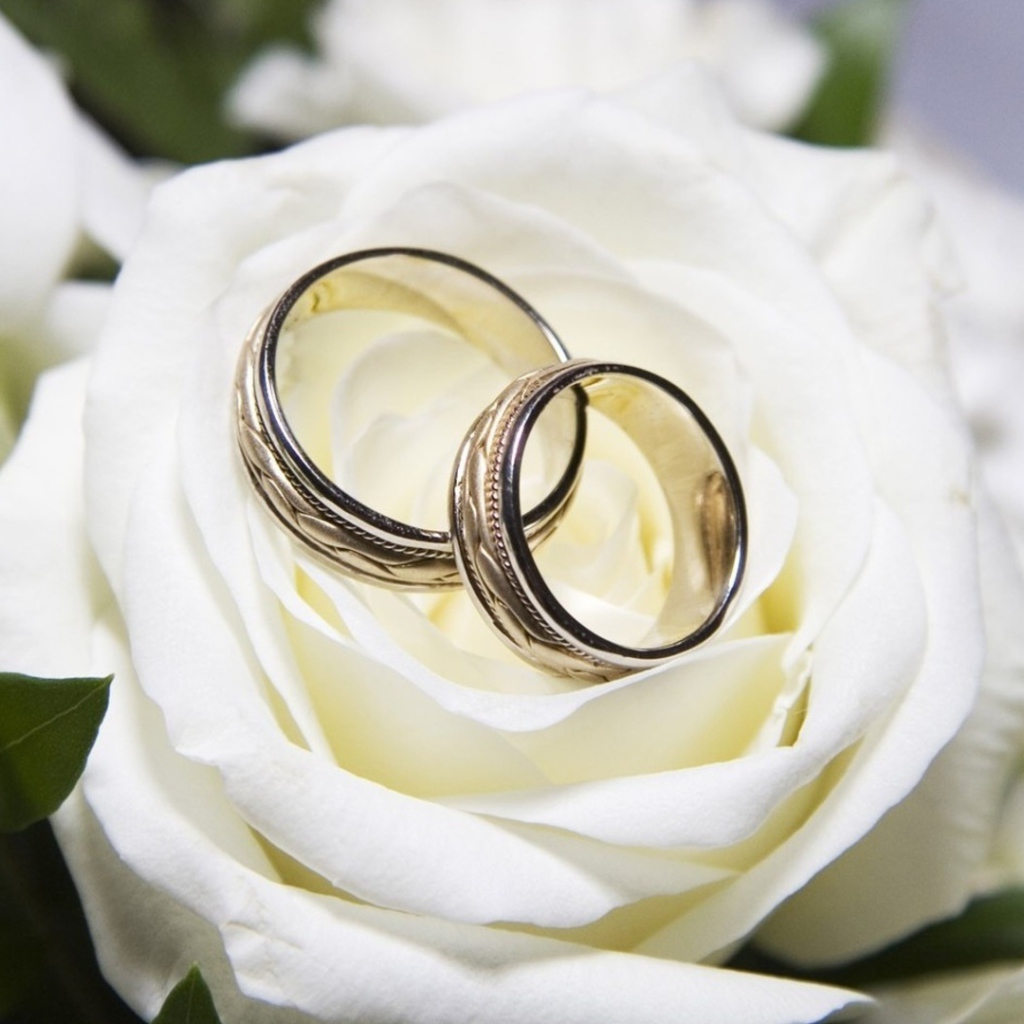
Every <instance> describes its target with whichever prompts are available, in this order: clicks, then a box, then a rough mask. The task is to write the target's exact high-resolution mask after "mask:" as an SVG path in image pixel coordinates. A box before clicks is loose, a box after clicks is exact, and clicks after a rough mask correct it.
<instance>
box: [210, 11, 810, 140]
mask: <svg viewBox="0 0 1024 1024" xmlns="http://www.w3.org/2000/svg"><path fill="white" fill-rule="evenodd" d="M313 35H314V38H315V40H316V46H317V49H318V54H317V56H315V57H310V56H308V55H306V54H304V53H302V52H301V51H299V50H296V49H293V48H288V47H282V46H277V47H273V48H271V49H269V50H267V51H266V52H265V53H264V54H262V55H261V56H260V57H258V58H257V59H256V61H255V62H254V63H253V64H252V65H251V66H250V67H249V68H248V70H247V71H246V72H245V73H244V75H243V76H242V78H241V79H240V80H239V82H238V84H237V85H236V86H235V88H234V90H233V91H232V93H231V95H230V97H229V104H228V105H229V112H230V116H231V117H232V118H233V120H235V121H236V122H238V123H239V124H241V125H243V126H245V127H247V128H253V129H256V130H258V131H263V132H266V133H269V134H271V135H274V136H277V137H279V138H284V139H298V138H304V137H306V136H309V135H314V134H316V133H317V132H320V131H324V130H326V129H329V128H333V127H336V126H338V125H343V124H353V123H360V122H365V123H371V124H394V123H406V124H416V123H420V122H423V121H429V120H431V119H432V118H435V117H439V116H441V115H443V114H447V113H450V112H452V111H454V110H457V109H460V108H462V107H465V106H468V105H470V104H473V103H480V102H487V101H489V100H495V99H500V98H504V97H506V96H511V95H514V94H516V93H521V92H526V91H529V90H534V89H550V88H557V87H560V86H568V85H585V86H589V87H591V88H596V89H616V88H620V87H622V86H624V85H627V84H629V83H631V82H635V81H638V80H640V79H643V78H646V77H648V76H649V75H652V74H655V73H657V72H661V71H664V70H665V69H667V68H669V67H672V66H674V65H677V64H678V63H679V62H680V61H683V60H687V59H697V60H700V61H702V62H703V63H705V64H706V65H707V66H708V67H709V68H710V69H711V70H712V71H713V72H714V74H715V75H716V77H717V78H718V80H719V82H720V84H721V85H722V87H723V88H724V90H725V93H726V95H727V96H728V97H729V100H730V101H731V103H732V105H733V108H734V109H735V110H736V112H737V113H738V114H739V115H740V117H741V118H742V119H743V120H744V121H746V122H747V123H748V124H752V125H754V126H756V127H760V128H772V129H778V128H782V127H785V126H786V125H788V124H789V123H791V122H792V121H793V120H794V119H795V118H796V116H797V115H798V114H799V113H800V111H801V110H802V109H803V107H804V104H805V103H806V102H807V100H808V98H809V96H810V91H811V89H812V87H813V86H814V83H815V81H816V80H817V78H818V75H819V73H820V71H821V68H822V64H823V59H824V58H823V54H822V52H821V49H820V47H819V46H818V44H817V43H816V41H815V40H814V39H813V38H812V37H811V36H810V34H809V33H808V32H806V31H805V30H804V29H802V28H801V27H799V26H798V25H797V24H795V23H794V22H792V21H790V20H788V19H786V18H784V17H783V16H782V14H780V13H779V12H778V11H776V10H775V9H774V8H773V7H772V5H771V4H770V3H767V2H766V0H640V2H639V3H638V2H636V0H516V2H510V0H435V2H433V3H430V4H424V3H422V2H420V0H330V2H329V3H328V4H327V5H326V6H325V7H324V8H323V9H322V10H321V11H320V13H319V15H318V17H317V18H316V20H315V21H314V24H313Z"/></svg>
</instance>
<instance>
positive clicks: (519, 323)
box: [235, 248, 585, 590]
mask: <svg viewBox="0 0 1024 1024" xmlns="http://www.w3.org/2000/svg"><path fill="white" fill-rule="evenodd" d="M339 310H375V311H383V312H387V313H398V314H406V315H408V316H411V317H415V318H417V319H418V320H421V321H425V322H427V323H429V324H431V325H432V326H434V327H439V328H441V329H442V330H443V331H446V332H449V333H451V334H454V335H456V336H458V337H460V338H462V339H464V340H465V341H467V342H468V343H470V344H472V345H474V346H475V347H477V348H478V349H480V350H482V351H483V352H484V353H485V354H487V355H488V356H490V357H491V358H492V359H493V360H494V362H495V363H496V364H497V365H498V366H500V367H501V368H502V370H503V371H504V372H505V373H506V374H507V376H508V377H509V378H514V377H517V376H519V375H520V374H522V373H523V372H525V371H527V370H530V369H533V368H536V367H540V366H547V365H550V364H552V363H556V364H557V363H560V362H563V361H565V360H566V359H567V358H568V356H567V353H566V351H565V349H564V348H563V346H562V343H561V342H560V341H559V339H558V337H557V336H556V335H555V334H554V332H553V331H552V330H551V328H550V327H549V326H548V325H547V324H546V323H545V322H544V320H543V319H542V318H541V317H540V315H539V314H538V313H537V312H536V311H535V310H534V309H533V308H532V307H531V306H530V305H529V304H528V303H527V302H526V301H525V300H523V299H522V298H521V297H520V296H519V295H517V294H516V293H515V292H514V291H512V290H511V289H510V288H508V287H507V286H506V285H505V284H503V283H502V282H501V281H499V280H498V279H497V278H494V277H492V276H491V275H490V274H488V273H486V272H485V271H483V270H481V269H480V268H479V267H477V266H474V265H473V264H471V263H467V262H466V261H464V260H461V259H459V258H457V257H454V256H450V255H448V254H446V253H441V252H436V251H433V250H429V249H414V248H382V249H367V250H362V251H359V252H353V253H348V254H346V255H343V256H338V257H336V258H335V259H332V260H329V261H327V262H326V263H322V264H320V265H319V266H316V267H314V268H313V269H312V270H310V271H309V272H308V273H306V274H304V275H303V276H302V277H300V278H299V279H298V280H297V281H296V282H295V283H294V284H293V285H292V286H291V287H290V288H288V290H287V291H285V292H284V294H283V295H281V297H280V298H279V299H278V300H277V302H276V303H274V305H273V306H272V307H271V308H270V309H269V310H268V311H267V312H266V313H265V314H264V315H263V316H262V317H260V319H259V320H258V322H257V323H256V325H255V327H253V329H252V331H251V332H250V334H249V336H248V338H247V339H246V343H245V345H244V346H243V349H242V353H241V356H240V358H239V362H238V370H237V375H236V388H235V391H236V422H237V430H238V443H239V448H240V450H241V454H242V459H243V462H244V464H245V468H246V470H247V472H248V475H249V478H250V480H251V482H252V485H253V488H254V490H255V491H256V493H257V494H258V495H259V497H260V498H261V499H262V501H263V503H264V505H265V506H266V508H267V509H268V511H269V512H270V513H271V514H272V515H273V516H274V517H275V518H276V519H277V520H278V522H279V523H280V524H281V525H282V526H283V527H284V528H285V529H286V530H287V531H288V532H289V533H290V534H291V535H292V536H293V537H295V538H296V539H297V540H299V541H300V542H301V543H302V544H303V545H304V546H305V547H306V548H307V549H308V550H310V551H311V552H313V553H314V554H315V555H317V556H318V557H319V558H320V559H321V560H323V561H325V562H326V563H327V564H328V565H330V566H331V567H332V568H335V569H340V570H342V571H343V572H345V573H347V574H349V575H352V576H355V577H357V578H359V579H362V580H364V581H367V582H371V583H375V584H377V585H379V586H385V587H391V588H395V589H406V590H433V589H451V588H457V587H459V586H461V581H460V577H459V574H458V571H457V569H456V566H455V561H454V556H453V552H452V541H451V535H450V534H449V533H447V532H444V531H439V530H427V529H422V528H419V527H416V526H412V525H410V524H408V523H404V522H400V521H398V520H395V519H392V518H390V517H388V516H386V515H383V514H382V513H380V512H378V511H376V510H375V509H373V508H370V507H369V506H367V505H365V504H363V503H362V502H360V501H358V500H357V499H356V498H355V497H353V496H352V495H351V494H349V493H348V492H347V491H345V490H343V489H342V488H341V487H339V486H338V485H337V484H336V483H335V482H334V481H333V480H331V479H330V478H329V477H328V476H327V475H326V474H325V473H324V472H323V471H322V469H321V468H320V467H319V466H318V465H317V464H316V463H315V462H314V461H313V460H312V459H311V458H310V456H309V454H308V453H307V452H306V450H305V449H304V448H303V447H302V446H301V445H300V444H299V442H298V440H297V439H296V437H295V434H294V432H293V430H292V427H291V425H290V424H289V422H288V419H287V417H286V416H285V414H284V412H283V410H282V406H281V400H280V396H279V394H278V386H277V363H278V347H279V346H278V342H279V340H280V339H281V337H282V335H286V334H288V333H289V332H290V331H294V330H295V329H296V328H297V327H299V326H300V325H302V324H303V323H304V322H306V321H308V320H310V319H311V318H314V317H318V316H321V315H324V314H330V313H333V312H335V311H339ZM340 333H342V334H343V332H340ZM341 340H344V339H343V338H342V339H341ZM561 430H562V435H563V436H568V437H571V438H573V441H572V444H571V445H570V446H569V454H568V457H567V460H566V462H565V465H564V467H559V468H560V469H561V470H562V472H561V474H560V476H559V477H558V479H557V481H556V482H555V484H554V486H553V487H552V488H551V489H550V491H549V492H548V493H547V495H546V497H545V498H544V499H543V500H542V501H541V502H540V503H539V504H538V505H537V506H536V507H535V508H533V509H531V510H529V511H528V512H527V513H526V514H525V516H524V524H523V531H524V534H525V535H526V536H528V537H529V538H530V543H537V542H539V541H540V540H541V539H542V538H543V537H544V536H545V535H546V534H547V533H548V532H550V531H551V530H552V529H554V527H555V526H556V525H557V523H558V521H559V519H560V517H561V516H562V514H563V513H564V510H565V507H566V505H567V503H568V502H569V500H570V499H571V497H572V494H573V490H574V488H575V486H576V482H577V478H578V475H579V468H580V463H581V460H582V453H583V447H584V443H585V416H584V410H583V405H582V403H579V404H578V406H577V408H576V409H575V410H572V411H569V412H567V413H566V416H565V418H564V420H563V422H562V424H561Z"/></svg>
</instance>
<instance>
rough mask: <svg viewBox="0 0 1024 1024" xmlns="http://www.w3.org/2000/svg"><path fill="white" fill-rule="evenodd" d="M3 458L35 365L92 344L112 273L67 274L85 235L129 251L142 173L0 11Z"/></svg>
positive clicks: (143, 187) (142, 193) (87, 241)
mask: <svg viewBox="0 0 1024 1024" xmlns="http://www.w3.org/2000/svg"><path fill="white" fill-rule="evenodd" d="M0 138H2V139H3V140H4V156H3V160H0V460H2V459H3V458H4V457H5V456H6V454H7V452H8V451H9V450H10V447H11V445H12V444H13V442H14V437H15V435H16V433H17V427H18V423H19V421H20V419H21V416H22V415H23V413H24V409H25V406H26V404H27V401H28V396H29V394H30V392H31V389H32V385H33V382H34V380H35V378H36V376H37V375H38V373H39V371H40V370H41V369H42V368H43V367H45V366H47V365H51V364H52V363H55V362H58V361H60V360H61V359H63V358H67V357H68V356H70V355H73V354H75V353H77V352H81V351H84V350H85V349H87V348H88V347H89V346H90V345H91V343H92V341H93V339H94V338H95V337H96V334H97V333H98V328H99V322H100V320H101V319H102V316H103V313H104V310H105V308H106V302H107V297H108V294H109V291H110V287H109V285H106V284H100V283H94V282H71V281H65V280H64V278H65V276H66V274H67V271H68V268H69V266H71V264H72V263H73V262H74V259H75V255H76V253H77V252H79V251H80V247H81V246H83V245H94V246H98V247H99V248H101V249H102V250H104V251H105V252H107V253H108V254H110V255H112V256H114V257H116V258H121V257H123V256H124V255H125V254H126V253H127V250H128V246H129V244H130V242H131V240H132V238H134V236H135V234H136V232H137V230H138V228H139V225H140V223H141V214H142V209H143V206H144V204H145V200H146V196H147V193H148V184H147V182H146V180H145V178H144V177H143V175H142V174H141V173H140V172H139V171H138V170H137V169H136V168H135V167H134V166H133V165H132V164H131V163H130V162H129V161H128V160H127V159H126V158H125V157H124V156H123V155H122V154H121V153H119V152H118V151H117V150H116V149H115V148H114V146H113V144H112V143H111V142H109V141H108V140H107V139H106V138H104V137H103V136H102V135H101V134H100V132H99V131H98V130H97V129H96V128H95V127H94V126H93V125H92V124H90V123H89V122H87V121H86V120H85V119H84V118H83V117H82V116H81V114H79V113H78V111H77V110H76V109H75V108H74V105H73V104H72V103H71V101H70V99H69V98H68V96H67V93H66V91H65V89H64V86H63V83H62V82H61V80H60V77H59V75H58V74H57V72H56V70H55V69H54V67H52V66H51V64H50V63H49V62H48V61H47V60H46V59H44V57H43V56H42V55H41V54H39V53H37V52H36V51H35V50H34V49H32V47H31V46H29V44H28V43H26V42H25V41H24V40H23V39H22V38H21V37H20V36H19V35H18V34H17V33H16V32H15V31H14V29H13V28H11V26H10V25H9V24H8V23H7V22H6V21H5V20H4V19H3V18H2V17H0Z"/></svg>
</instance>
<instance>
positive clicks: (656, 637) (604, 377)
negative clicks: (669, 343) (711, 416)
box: [451, 360, 747, 682]
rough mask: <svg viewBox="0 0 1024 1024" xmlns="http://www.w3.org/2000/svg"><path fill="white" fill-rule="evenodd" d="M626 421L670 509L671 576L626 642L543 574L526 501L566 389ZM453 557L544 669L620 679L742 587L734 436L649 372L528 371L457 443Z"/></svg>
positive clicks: (686, 641) (494, 618)
mask: <svg viewBox="0 0 1024 1024" xmlns="http://www.w3.org/2000/svg"><path fill="white" fill-rule="evenodd" d="M570 389H571V391H573V392H575V393H576V394H577V395H578V394H579V393H580V391H581V390H582V391H584V392H585V394H586V402H587V404H588V405H590V406H593V407H594V408H595V409H597V410H599V411H600V412H602V413H604V414H605V415H606V416H608V417H609V418H610V419H611V420H612V421H614V422H615V423H617V424H618V425H619V426H620V427H621V428H622V429H623V430H624V431H625V433H626V434H627V435H628V436H629V437H630V438H631V439H632V440H633V442H634V443H635V444H636V445H637V447H638V448H639V449H640V451H641V452H642V453H643V454H644V455H645V456H646V458H647V459H648V461H649V463H650V465H651V466H652V468H653V469H654V470H655V472H656V473H657V475H658V478H659V480H660V482H661V487H662V490H663V492H664V494H665V498H666V501H667V503H668V508H669V512H670V514H671V519H672V535H673V542H674V561H673V569H672V582H671V585H670V586H669V589H668V594H667V597H666V600H665V603H664V605H663V607H662V610H661V612H660V614H659V616H658V617H657V619H656V621H655V622H654V625H653V626H652V628H651V630H650V631H649V633H648V634H647V636H646V637H645V638H644V640H643V641H642V646H637V647H629V646H625V645H623V644H620V643H617V642H614V641H612V640H610V639H608V638H606V637H603V636H600V635H598V634H597V633H595V632H594V631H593V630H591V629H589V628H588V627H587V626H585V625H584V624H583V623H582V622H580V621H579V620H578V619H576V618H575V617H574V616H573V615H572V614H570V612H569V611H568V610H567V609H566V608H565V606H564V605H563V604H561V603H560V602H559V601H558V599H557V598H556V597H555V595H554V594H553V593H552V590H551V588H550V587H549V586H548V584H547V583H546V582H545V580H544V578H543V576H542V575H541V572H540V570H539V569H538V567H537V562H536V560H535V559H534V557H533V554H532V553H531V551H530V546H529V544H528V543H527V537H526V534H525V531H524V529H523V520H522V515H521V507H520V493H519V488H520V475H521V466H522V460H523V455H524V452H525V449H526V443H527V440H528V439H529V436H530V433H531V431H532V430H533V429H534V428H535V427H536V425H537V423H538V420H539V419H540V417H541V415H542V413H544V411H545V410H546V409H548V408H549V407H550V406H552V404H553V401H554V400H555V399H556V397H557V396H559V395H563V398H564V393H565V392H566V391H568V390H570ZM451 501H452V506H451V523H452V535H453V537H454V540H455V556H456V562H457V564H458V567H459V570H460V572H461V573H462V577H463V579H464V580H465V583H466V586H467V589H468V590H469V592H470V594H471V595H472V597H473V599H474V601H475V603H476V605H477V606H478V608H479V609H480V611H481V613H482V614H483V616H484V618H485V619H486V620H487V621H488V622H489V623H490V624H491V626H492V627H493V628H494V630H495V632H496V633H497V634H498V636H499V637H500V638H501V639H502V640H504V641H505V643H507V644H508V645H509V646H510V647H511V648H512V650H513V651H515V652H516V653H517V654H518V655H520V656H521V657H522V658H524V659H526V660H527V661H529V662H531V663H532V664H534V665H535V666H537V667H538V668H540V669H542V670H544V671H546V672H549V673H553V674H555V675H561V676H571V677H574V678H577V679H580V680H582V681H586V682H598V681H602V680H609V679H615V678H617V677H618V676H621V675H624V674H626V673H628V672H635V671H637V670H639V669H643V668H647V667H650V666H652V665H656V664H659V663H661V662H664V661H667V660H669V659H670V658H674V657H675V656H677V655H678V654H680V653H682V652H683V651H686V650H689V649H690V648H692V647H694V646H696V645H697V644H700V643H702V642H703V641H705V640H706V639H708V638H709V637H710V636H711V635H712V634H713V633H714V632H715V631H716V630H717V629H718V628H719V626H720V625H721V624H722V622H723V619H724V618H725V614H726V611H727V609H728V607H729V605H730V604H731V603H732V601H733V599H734V598H735V596H736V594H737V591H738V590H739V586H740V581H741V579H742V576H743V569H744V563H745V559H746V547H747V521H746V510H745V505H744V500H743V492H742V489H741V486H740V480H739V476H738V474H737V472H736V468H735V466H734V464H733V461H732V458H731V457H730V455H729V452H728V451H727V450H726V447H725V444H724V443H723V441H722V439H721V438H720V437H719V435H718V433H717V432H716V430H715V429H714V427H713V426H712V425H711V423H710V421H709V420H708V418H707V417H706V416H705V415H704V413H703V412H702V411H701V409H700V408H699V407H698V406H697V405H696V404H695V403H694V401H693V400H692V399H691V398H690V397H689V396H688V395H686V394H685V393H684V392H683V391H681V390H680V389H679V388H677V387H676V386H675V385H674V384H672V383H671V382H669V381H667V380H665V379H664V378H662V377H659V376H657V375H656V374H654V373H650V372H648V371H647V370H642V369H638V368H637V367H633V366H626V365H622V364H618V363H606V362H596V361H592V360H573V361H572V362H568V363H563V364H561V365H557V366H550V367H546V368H543V369H538V370H534V371H531V372H528V373H526V374H524V375H523V376H521V377H520V378H518V379H517V380H515V381H513V382H512V384H510V385H509V386H508V387H507V388H506V389H505V390H504V391H503V392H502V394H501V395H500V396H499V397H498V398H497V399H496V400H495V401H494V402H493V403H492V404H491V405H490V406H488V408H487V409H486V410H485V411H484V412H483V413H482V414H481V415H480V417H479V418H478V419H477V421H476V422H475V423H474V425H473V426H472V427H471V428H470V431H469V433H468V434H467V435H466V439H465V440H464V442H463V444H462V448H461V449H460V451H459V457H458V461H457V463H456V467H455V473H454V477H453V484H452V494H451Z"/></svg>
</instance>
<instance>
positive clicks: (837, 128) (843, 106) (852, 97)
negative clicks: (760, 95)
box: [792, 0, 910, 146]
mask: <svg viewBox="0 0 1024 1024" xmlns="http://www.w3.org/2000/svg"><path fill="white" fill-rule="evenodd" d="M909 8H910V0H844V2H841V3H837V4H834V5H832V6H829V7H825V8H823V9H822V11H821V13H820V14H819V15H818V16H817V17H816V18H815V19H814V21H813V26H812V27H813V28H814V30H815V32H816V33H817V35H818V37H819V38H820V39H821V41H822V43H823V44H824V45H825V47H826V50H827V54H828V58H827V59H828V63H827V65H826V69H825V74H824V77H823V78H822V81H821V83H820V84H819V86H818V89H817V91H816V92H815V94H814V96H813V97H811V101H810V103H809V104H808V107H807V110H806V111H805V113H804V115H803V117H802V118H801V120H800V121H799V123H798V124H797V125H796V126H795V127H794V129H793V132H792V134H793V135H794V136H795V137H796V138H798V139H803V140H804V141H805V142H814V143H817V144H819V145H825V146H867V145H870V144H871V143H872V142H874V140H875V138H876V137H877V134H878V128H879V126H880V120H881V117H882V114H883V112H884V110H885V107H886V101H887V99H888V91H889V82H890V78H891V72H892V67H893V62H894V60H895V57H896V52H897V47H898V45H899V41H900V39H901V37H902V33H903V27H904V24H905V20H906V16H907V12H908V10H909Z"/></svg>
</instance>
